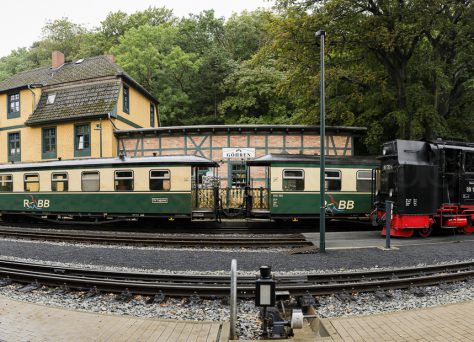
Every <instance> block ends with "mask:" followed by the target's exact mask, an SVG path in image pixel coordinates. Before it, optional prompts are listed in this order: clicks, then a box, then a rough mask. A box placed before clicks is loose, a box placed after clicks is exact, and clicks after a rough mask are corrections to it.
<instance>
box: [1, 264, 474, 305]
mask: <svg viewBox="0 0 474 342" xmlns="http://www.w3.org/2000/svg"><path fill="white" fill-rule="evenodd" d="M384 272H385V271H383V272H381V273H380V274H379V275H380V278H376V277H375V274H376V273H377V272H367V274H370V276H371V278H370V279H369V278H367V277H366V278H365V279H366V280H361V274H362V272H355V273H346V274H344V277H343V278H340V279H339V280H337V281H333V282H328V278H326V276H327V275H321V274H317V275H309V276H277V290H280V291H283V290H284V291H289V293H291V294H292V295H295V296H296V295H303V294H306V293H310V294H311V295H329V294H334V293H340V292H370V291H377V290H380V289H401V288H409V287H412V286H427V285H436V284H439V283H441V282H454V281H461V280H466V279H468V278H470V277H474V263H473V262H465V263H460V264H459V263H458V264H452V265H451V264H450V265H443V266H429V267H426V268H423V267H416V268H407V269H395V270H392V271H391V272H392V273H391V274H392V275H393V277H391V278H387V274H385V273H384ZM386 272H390V271H386ZM426 273H431V274H428V275H427V274H426ZM0 275H3V276H4V277H9V278H10V279H11V280H13V281H17V282H21V283H28V282H32V281H38V282H39V283H40V284H42V285H48V286H59V285H62V284H67V285H68V286H69V287H70V288H75V289H90V288H92V287H97V288H98V289H99V290H101V291H106V292H122V291H124V290H125V289H128V291H130V292H132V293H137V294H144V295H154V294H156V293H158V292H159V291H161V292H163V293H164V294H165V295H170V296H189V295H191V294H194V293H197V294H199V295H200V296H204V297H226V296H228V294H229V289H230V277H228V276H215V275H187V274H156V273H136V272H135V273H124V272H118V271H97V270H83V269H75V268H64V267H55V266H47V265H38V264H29V263H21V262H12V261H0ZM351 275H352V276H353V278H351ZM316 279H320V280H321V282H318V281H317V280H316ZM329 279H330V278H329ZM332 279H334V278H332ZM237 284H238V285H237V294H238V296H239V297H241V298H251V297H253V296H254V291H255V277H252V276H240V277H238V283H237Z"/></svg>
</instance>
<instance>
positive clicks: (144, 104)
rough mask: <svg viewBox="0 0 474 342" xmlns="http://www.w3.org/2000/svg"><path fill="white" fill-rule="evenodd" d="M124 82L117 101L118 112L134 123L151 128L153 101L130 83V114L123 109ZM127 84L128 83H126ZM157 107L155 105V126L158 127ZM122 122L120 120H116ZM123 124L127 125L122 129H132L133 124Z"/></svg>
mask: <svg viewBox="0 0 474 342" xmlns="http://www.w3.org/2000/svg"><path fill="white" fill-rule="evenodd" d="M123 84H124V82H122V87H121V88H120V94H119V98H118V101H117V114H118V115H120V116H121V117H123V118H125V119H127V120H129V121H132V122H133V123H134V124H136V125H139V126H140V127H143V128H149V127H151V126H150V103H151V101H150V100H149V99H147V98H146V97H145V96H143V95H142V94H141V93H140V92H139V91H137V90H136V89H135V88H133V86H131V85H129V84H127V85H128V89H129V100H130V104H129V109H130V110H129V112H130V113H129V114H127V113H125V112H124V111H123ZM125 84H126V83H125ZM156 110H157V108H156V106H155V127H158V122H157V121H158V120H157V111H156ZM115 121H118V122H120V121H119V120H115ZM120 124H121V125H125V127H123V126H122V127H120V129H130V128H133V127H132V126H130V125H128V124H126V123H123V122H120ZM117 125H118V124H117Z"/></svg>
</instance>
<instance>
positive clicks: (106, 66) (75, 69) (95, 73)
mask: <svg viewBox="0 0 474 342" xmlns="http://www.w3.org/2000/svg"><path fill="white" fill-rule="evenodd" d="M122 73H124V71H123V69H122V68H120V67H119V66H118V65H117V64H115V63H112V62H111V61H109V60H108V59H107V58H106V57H105V56H97V57H92V58H86V59H84V60H83V61H82V62H80V63H77V61H76V62H69V63H65V64H64V65H63V66H62V67H60V68H58V69H57V70H56V72H55V73H54V77H53V78H52V79H51V80H50V81H49V82H48V84H47V85H48V86H50V85H56V84H60V83H66V82H75V81H81V80H88V79H91V78H101V77H107V76H118V75H120V74H122Z"/></svg>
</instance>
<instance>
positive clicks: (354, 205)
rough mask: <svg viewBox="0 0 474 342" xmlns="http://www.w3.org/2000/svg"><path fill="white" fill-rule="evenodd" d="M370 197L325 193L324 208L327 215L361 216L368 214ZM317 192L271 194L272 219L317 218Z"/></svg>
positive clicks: (356, 194)
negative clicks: (278, 217)
mask: <svg viewBox="0 0 474 342" xmlns="http://www.w3.org/2000/svg"><path fill="white" fill-rule="evenodd" d="M371 207H372V195H371V194H370V193H351V192H348V193H344V192H337V193H326V208H327V210H326V211H327V212H328V213H329V215H334V216H363V215H366V214H368V213H370V211H371ZM319 208H320V193H319V192H310V193H308V192H298V193H288V192H273V193H272V194H271V197H270V213H271V216H272V217H276V216H280V217H297V216H302V215H303V216H308V217H314V216H319V211H320V210H319Z"/></svg>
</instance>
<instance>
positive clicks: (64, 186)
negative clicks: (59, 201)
mask: <svg viewBox="0 0 474 342" xmlns="http://www.w3.org/2000/svg"><path fill="white" fill-rule="evenodd" d="M68 183H69V179H68V176H67V173H66V172H55V173H53V174H51V190H52V191H58V192H64V191H68V188H69V186H68Z"/></svg>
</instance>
